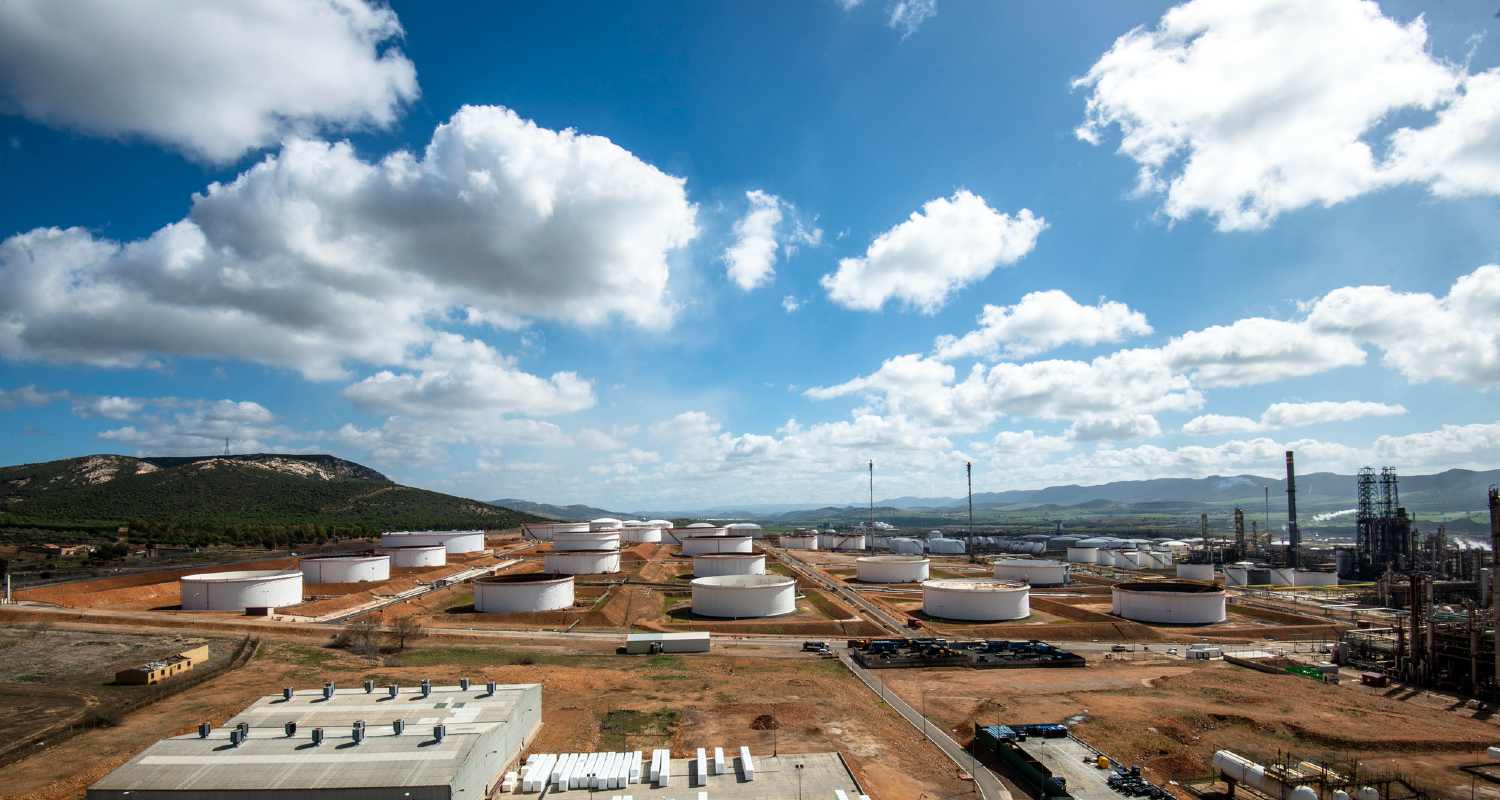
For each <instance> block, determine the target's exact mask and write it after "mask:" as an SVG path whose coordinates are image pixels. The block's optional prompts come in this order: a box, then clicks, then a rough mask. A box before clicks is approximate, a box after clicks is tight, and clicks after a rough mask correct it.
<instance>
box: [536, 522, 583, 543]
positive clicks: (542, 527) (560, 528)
mask: <svg viewBox="0 0 1500 800" xmlns="http://www.w3.org/2000/svg"><path fill="white" fill-rule="evenodd" d="M588 529H589V524H588V523H587V522H532V523H527V524H526V530H528V531H530V532H531V535H532V536H534V537H536V538H537V539H540V540H542V541H544V542H550V541H552V537H553V536H556V535H557V534H559V533H583V532H585V531H587V530H588Z"/></svg>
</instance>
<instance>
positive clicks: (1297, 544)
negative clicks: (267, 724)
mask: <svg viewBox="0 0 1500 800" xmlns="http://www.w3.org/2000/svg"><path fill="white" fill-rule="evenodd" d="M1286 544H1287V548H1286V550H1287V553H1286V563H1287V566H1289V567H1292V568H1293V569H1295V568H1297V567H1299V566H1301V563H1300V562H1299V558H1300V553H1299V551H1300V550H1301V549H1302V531H1299V530H1297V468H1296V467H1295V466H1293V465H1292V451H1290V450H1288V451H1286Z"/></svg>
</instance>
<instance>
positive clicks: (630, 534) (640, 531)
mask: <svg viewBox="0 0 1500 800" xmlns="http://www.w3.org/2000/svg"><path fill="white" fill-rule="evenodd" d="M624 539H625V541H627V542H629V543H631V544H656V543H658V542H660V541H661V528H660V527H658V526H656V525H651V524H649V523H644V522H643V523H641V524H639V525H627V526H625V530H624Z"/></svg>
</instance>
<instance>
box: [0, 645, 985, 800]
mask: <svg viewBox="0 0 1500 800" xmlns="http://www.w3.org/2000/svg"><path fill="white" fill-rule="evenodd" d="M461 675H462V676H466V677H469V678H471V679H473V680H476V681H478V680H497V681H501V682H527V681H539V682H541V683H542V684H543V690H542V697H543V725H542V730H541V734H540V736H539V737H538V739H537V741H536V742H535V743H534V745H533V748H534V749H536V750H540V751H551V752H558V751H566V750H583V749H590V748H594V747H596V746H598V745H599V744H600V743H601V742H602V741H603V740H604V738H605V737H606V736H607V735H610V736H619V735H620V734H619V733H618V732H614V733H610V732H607V731H606V730H605V725H604V723H605V720H606V718H607V717H609V718H610V719H614V718H615V717H610V712H611V711H614V712H617V715H616V716H618V712H621V711H637V712H641V715H640V716H642V717H645V718H648V719H651V720H654V721H655V722H656V723H657V724H655V725H652V726H650V727H647V728H643V729H642V730H643V732H642V733H639V734H630V733H627V734H625V741H641V742H642V743H643V744H646V743H651V744H657V745H658V746H664V745H663V741H664V740H665V741H666V742H668V743H669V744H670V746H671V747H672V748H673V750H674V752H676V753H678V754H685V753H687V752H690V751H691V749H693V748H696V747H699V746H703V745H711V744H716V743H723V744H726V745H727V744H731V743H733V744H736V745H739V744H743V745H748V746H749V747H750V748H751V750H752V751H753V752H756V753H768V754H769V753H771V752H772V750H773V749H775V750H777V751H779V752H781V753H796V752H826V751H831V750H837V751H840V752H842V753H843V754H844V757H845V758H846V759H847V760H848V762H849V764H850V766H851V767H852V768H853V769H854V771H855V774H856V776H857V777H858V778H859V780H860V782H861V784H862V785H864V786H866V787H868V788H869V789H870V796H871V797H874V798H877V800H909V798H914V797H919V796H921V795H922V794H923V793H924V792H925V793H927V795H928V796H929V797H953V796H960V795H962V796H967V795H968V793H969V790H970V787H969V785H968V784H967V783H966V782H965V781H962V780H960V779H959V777H958V775H957V774H956V770H954V769H953V768H952V765H951V762H949V761H947V760H946V759H945V758H943V757H942V755H941V754H939V753H938V752H937V751H936V750H935V749H934V748H932V747H931V746H930V745H929V744H927V742H926V741H925V740H923V739H922V738H921V736H920V734H919V733H918V732H917V731H916V730H915V729H913V728H912V727H911V726H910V725H908V724H907V723H906V722H905V721H904V720H902V719H901V718H900V717H898V716H896V715H895V713H894V712H891V711H890V710H889V709H887V708H886V707H885V706H883V705H881V704H880V703H879V701H878V700H876V699H875V698H874V696H873V695H872V694H871V693H870V692H869V691H868V690H866V689H865V688H864V687H863V685H861V684H859V683H858V681H857V680H856V679H855V678H854V677H853V676H852V675H849V674H848V673H847V672H845V671H844V670H843V668H842V667H841V666H840V665H838V664H837V663H836V662H833V661H828V660H824V659H814V658H798V659H749V658H732V657H719V656H656V657H651V658H646V657H623V656H574V655H547V654H537V653H532V652H525V653H522V652H518V651H514V650H507V649H504V648H492V647H479V646H476V647H418V648H414V649H411V650H409V651H408V652H407V653H405V654H401V655H399V656H394V657H391V656H388V657H387V659H386V661H385V662H384V663H382V662H380V661H376V660H371V659H365V658H360V657H357V656H353V655H350V654H348V653H345V652H342V651H335V650H330V649H327V648H323V647H316V646H311V645H301V644H294V643H287V642H267V643H265V644H264V645H263V646H262V651H261V653H260V655H258V656H257V657H256V659H255V660H254V661H252V662H251V663H250V664H249V665H247V666H246V667H243V668H240V669H237V670H233V671H231V672H229V673H227V674H225V675H222V676H219V677H217V678H215V679H213V680H212V681H209V682H208V683H206V684H204V685H202V686H199V687H195V688H193V689H191V690H188V691H186V692H184V693H182V694H179V695H176V696H174V697H171V698H168V699H167V700H164V701H162V702H161V703H159V704H157V705H155V706H152V707H150V708H148V709H145V710H142V711H138V712H135V713H132V714H130V715H128V716H126V717H125V718H124V719H123V720H122V721H121V723H120V725H119V726H118V727H114V728H104V729H99V730H93V731H89V732H87V733H84V734H81V735H79V736H77V737H74V738H73V739H71V740H68V741H66V742H64V743H62V744H60V745H58V746H57V747H55V748H52V749H51V750H48V751H46V752H45V753H42V754H39V755H37V756H33V757H31V758H28V759H25V760H23V761H20V762H17V763H16V764H13V765H11V766H10V767H8V768H7V769H6V771H5V772H6V780H5V781H4V782H3V783H0V797H4V798H17V799H18V800H19V799H22V798H24V800H64V798H77V797H81V796H82V792H83V789H84V788H86V787H87V786H88V784H90V783H92V782H93V781H96V780H98V779H99V778H100V777H102V776H103V775H104V774H105V773H107V772H108V771H110V770H111V769H113V768H114V767H116V766H118V765H119V764H121V763H123V762H124V761H126V760H128V759H129V758H130V757H131V756H132V755H134V754H135V753H136V752H138V751H139V750H140V749H141V748H142V747H144V746H145V745H147V744H148V743H150V742H153V741H155V740H157V739H159V738H162V737H164V736H169V735H175V734H180V733H184V732H187V731H190V730H191V729H192V728H193V727H194V726H196V724H197V723H198V722H200V721H205V720H206V721H211V722H214V723H222V722H223V721H224V720H226V719H227V718H229V717H230V716H232V715H233V714H234V713H236V712H237V711H239V710H240V709H241V708H243V707H244V706H246V705H248V704H249V703H250V702H251V701H253V700H254V699H255V698H257V697H260V696H262V695H267V694H275V693H276V692H278V691H280V689H281V687H282V686H286V685H296V686H317V685H321V684H322V682H323V681H325V680H334V681H337V682H339V683H340V684H345V685H353V684H356V683H358V682H359V681H360V680H362V679H363V678H366V677H371V678H375V679H377V680H379V681H382V682H385V681H397V682H404V683H412V684H415V683H416V682H417V681H418V680H420V679H421V678H423V677H428V678H432V679H434V680H437V681H448V682H452V681H456V679H457V678H458V677H459V676H461ZM766 686H777V687H778V691H777V693H776V694H775V695H774V696H768V695H767V693H766V692H765V687H766ZM766 718H770V719H773V720H774V723H775V725H774V729H764V728H766V727H767V725H766V722H767V719H766ZM757 720H759V722H757ZM651 730H656V731H658V733H659V737H658V736H651V735H649V734H648V733H647V732H649V731H651ZM632 735H634V736H637V737H645V738H636V739H632V738H631V737H632Z"/></svg>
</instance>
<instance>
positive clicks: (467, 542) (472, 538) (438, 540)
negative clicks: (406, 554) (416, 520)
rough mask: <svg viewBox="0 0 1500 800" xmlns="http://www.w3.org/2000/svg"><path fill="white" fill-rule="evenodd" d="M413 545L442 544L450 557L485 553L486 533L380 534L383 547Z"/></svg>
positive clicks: (426, 532) (411, 532)
mask: <svg viewBox="0 0 1500 800" xmlns="http://www.w3.org/2000/svg"><path fill="white" fill-rule="evenodd" d="M413 544H440V545H442V546H443V547H446V548H448V555H450V556H454V555H460V554H463V553H479V552H483V551H484V531H393V532H391V533H382V534H380V546H381V547H405V546H407V545H413Z"/></svg>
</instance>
